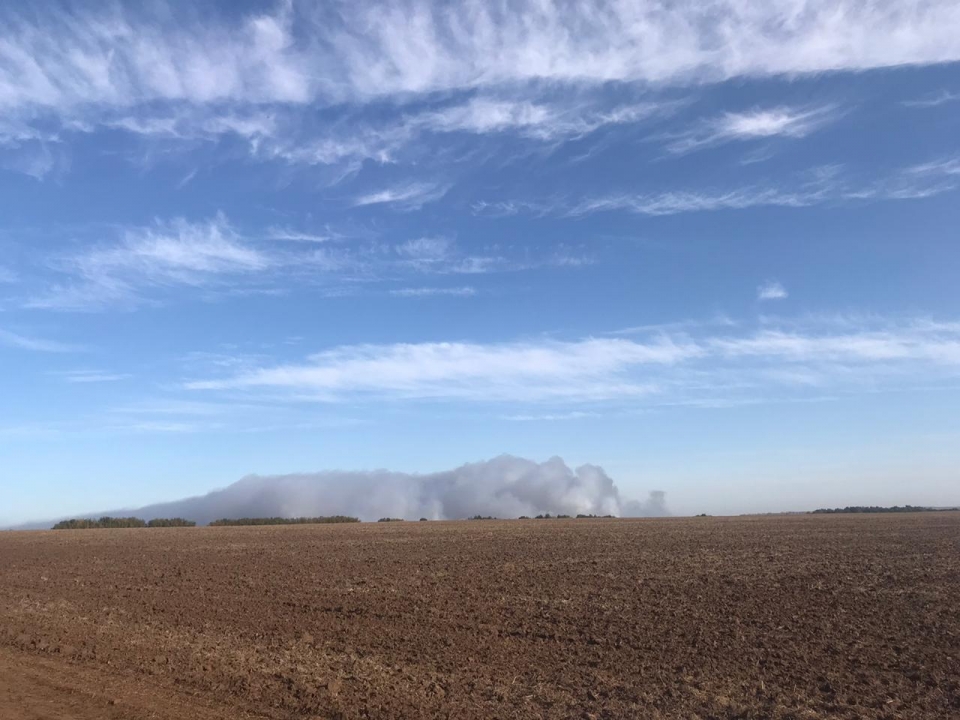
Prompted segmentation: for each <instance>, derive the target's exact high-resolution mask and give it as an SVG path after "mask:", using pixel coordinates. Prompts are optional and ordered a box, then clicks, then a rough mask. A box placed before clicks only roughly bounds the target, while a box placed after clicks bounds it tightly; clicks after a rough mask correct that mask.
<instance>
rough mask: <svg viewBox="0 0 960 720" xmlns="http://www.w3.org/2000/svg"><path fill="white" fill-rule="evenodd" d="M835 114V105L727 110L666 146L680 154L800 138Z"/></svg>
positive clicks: (673, 139)
mask: <svg viewBox="0 0 960 720" xmlns="http://www.w3.org/2000/svg"><path fill="white" fill-rule="evenodd" d="M836 115H837V112H836V109H835V108H834V107H832V106H822V107H815V108H790V107H778V108H772V109H768V110H760V109H756V110H751V111H748V112H742V113H735V112H728V113H724V114H723V115H721V116H720V117H717V118H712V119H710V120H706V121H704V122H702V123H701V124H700V125H698V126H697V127H695V128H692V129H690V130H688V131H687V132H684V133H681V134H679V135H675V136H673V138H672V140H671V141H670V142H669V143H668V145H667V149H668V150H670V152H673V153H678V154H679V153H687V152H691V151H693V150H699V149H701V148H704V147H709V146H713V145H720V144H722V143H725V142H730V141H734V140H762V139H769V138H773V137H785V138H802V137H806V136H807V135H809V134H810V133H812V132H814V131H815V130H817V129H819V128H820V127H822V126H823V125H825V124H827V123H828V122H830V121H831V120H833V119H834V118H835V117H836Z"/></svg>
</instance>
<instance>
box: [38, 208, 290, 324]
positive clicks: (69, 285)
mask: <svg viewBox="0 0 960 720" xmlns="http://www.w3.org/2000/svg"><path fill="white" fill-rule="evenodd" d="M271 264H272V260H271V259H270V257H268V256H267V255H265V254H263V253H262V252H260V251H259V250H257V249H255V248H253V247H250V246H248V245H247V244H246V243H245V242H244V241H243V240H242V239H241V238H240V237H239V235H237V233H236V232H235V231H234V230H233V229H232V228H231V227H230V225H229V224H228V223H227V221H226V219H225V218H224V217H223V216H218V217H217V218H215V219H213V220H211V221H209V222H203V223H191V222H187V221H186V220H183V219H177V220H173V221H170V222H167V223H163V222H159V223H157V224H155V225H153V226H148V227H140V228H129V229H127V230H124V231H123V233H122V237H121V238H120V240H119V242H116V243H110V244H102V245H97V246H94V247H91V248H89V249H85V250H83V251H81V252H79V253H76V254H73V255H69V256H66V257H63V258H61V259H60V261H59V263H58V269H59V270H60V271H61V272H62V273H63V274H64V275H65V276H66V279H65V280H64V281H63V283H62V284H57V285H55V286H54V287H53V288H52V289H51V290H49V291H48V292H47V293H46V294H41V295H38V296H36V297H33V298H31V299H30V300H29V301H28V302H27V303H26V304H27V306H28V307H33V308H47V309H61V310H63V309H67V310H71V309H72V310H78V309H96V308H99V307H103V306H105V305H110V304H117V303H126V304H131V305H135V304H137V303H140V302H144V301H146V300H148V299H149V298H148V297H147V294H148V293H149V291H150V290H151V289H156V288H163V287H171V286H189V287H205V286H209V285H211V284H216V283H217V282H218V281H220V280H221V279H222V278H224V277H230V276H236V275H244V274H250V273H258V272H262V271H264V270H266V269H267V268H269V267H270V266H271Z"/></svg>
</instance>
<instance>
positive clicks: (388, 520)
mask: <svg viewBox="0 0 960 720" xmlns="http://www.w3.org/2000/svg"><path fill="white" fill-rule="evenodd" d="M377 522H403V518H380V519H379V520H377Z"/></svg>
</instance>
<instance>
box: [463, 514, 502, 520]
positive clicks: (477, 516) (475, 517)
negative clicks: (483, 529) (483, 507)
mask: <svg viewBox="0 0 960 720" xmlns="http://www.w3.org/2000/svg"><path fill="white" fill-rule="evenodd" d="M496 519H497V518H495V517H493V516H492V515H474V516H473V517H469V518H467V520H496Z"/></svg>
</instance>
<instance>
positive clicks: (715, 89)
mask: <svg viewBox="0 0 960 720" xmlns="http://www.w3.org/2000/svg"><path fill="white" fill-rule="evenodd" d="M958 62H960V4H958V3H956V2H953V1H948V0H929V1H927V2H919V1H909V0H908V1H905V2H904V1H900V2H896V1H894V0H878V1H876V2H854V1H853V0H840V1H839V2H836V1H833V2H827V1H826V0H806V1H805V2H804V1H798V2H794V1H787V0H772V1H770V2H759V1H755V2H746V1H744V0H718V2H714V3H709V4H702V3H692V2H679V3H677V2H663V1H661V2H654V1H652V0H640V1H638V2H612V1H611V2H591V3H585V2H561V1H559V0H536V1H535V0H505V1H504V2H502V3H489V2H481V1H479V0H477V1H467V2H459V3H447V2H436V1H433V0H381V1H374V2H367V3H354V2H334V1H329V2H317V3H306V2H300V1H299V0H291V1H290V2H282V1H281V2H254V1H250V0H248V1H246V2H239V3H213V4H209V5H206V6H205V8H204V9H202V10H201V9H198V8H197V7H195V4H193V3H171V2H164V1H162V0H161V1H159V2H156V3H150V4H149V6H146V5H145V4H142V3H127V2H112V3H108V4H103V5H100V4H97V6H96V7H94V5H93V4H90V3H30V2H17V3H13V2H4V3H0V209H2V212H0V369H2V372H0V460H2V462H0V525H3V524H11V523H18V522H24V521H28V520H32V519H38V518H47V517H58V516H63V515H69V514H77V513H81V512H85V511H96V510H101V509H109V508H119V507H135V506H138V505H144V504H148V503H152V502H158V501H162V500H173V499H177V498H181V497H185V496H189V495H196V494H200V493H204V492H206V491H208V490H210V489H213V488H217V487H223V486H225V485H227V484H229V483H231V482H233V481H234V480H236V479H238V478H240V477H242V476H244V475H246V474H248V473H261V474H278V473H285V472H294V471H305V472H309V471H318V470H326V469H344V470H354V469H373V468H388V469H391V470H398V471H405V472H429V471H436V470H446V469H450V468H454V467H457V466H459V465H461V464H463V463H466V462H472V461H476V460H480V459H484V458H491V457H494V456H497V455H500V454H501V453H511V454H514V455H517V456H521V457H525V458H531V459H534V460H538V461H542V460H545V459H547V458H549V457H551V456H554V455H559V456H561V457H562V458H563V459H564V460H565V461H566V462H567V463H568V464H569V465H571V466H577V465H580V464H583V463H593V464H596V465H599V466H601V467H602V468H604V469H605V470H606V471H607V473H609V475H610V476H611V477H613V478H614V480H615V481H616V482H617V484H618V486H619V487H620V490H621V492H622V493H623V494H624V495H627V496H635V497H643V496H645V495H646V493H647V491H649V490H653V489H658V490H663V491H665V492H666V493H667V504H668V506H669V507H670V509H671V510H672V511H673V512H675V513H679V514H694V513H699V512H707V513H712V514H720V513H739V512H766V511H780V510H804V509H813V508H816V507H821V506H836V505H847V504H877V505H888V504H905V503H910V504H917V505H920V504H928V505H957V504H960V477H958V476H960V473H958V470H957V468H960V414H958V412H957V409H958V408H960V302H958V301H960V283H958V277H960V249H958V230H957V228H958V221H960V202H958V201H960V193H958V190H960V122H958V121H960V64H958Z"/></svg>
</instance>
